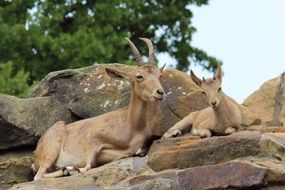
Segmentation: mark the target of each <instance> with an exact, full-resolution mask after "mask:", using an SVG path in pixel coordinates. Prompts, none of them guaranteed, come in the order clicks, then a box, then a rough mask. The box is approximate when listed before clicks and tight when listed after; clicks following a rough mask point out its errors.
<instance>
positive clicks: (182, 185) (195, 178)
mask: <svg viewBox="0 0 285 190" xmlns="http://www.w3.org/2000/svg"><path fill="white" fill-rule="evenodd" d="M284 168H285V166H284V163H283V162H280V161H278V160H274V159H268V158H257V157H246V158H241V159H237V160H234V161H230V162H227V163H221V164H216V165H209V166H200V167H194V168H188V169H183V170H177V169H174V170H166V171H161V172H158V173H150V174H146V175H139V176H136V177H131V178H128V179H126V180H125V181H122V182H120V183H119V184H117V185H116V186H113V187H111V188H109V190H123V189H128V190H136V189H141V190H147V189H167V190H172V189H173V190H174V189H175V190H187V189H192V190H200V189H203V190H210V189H247V188H252V189H259V188H260V187H263V186H267V185H268V183H269V184H271V186H273V185H272V184H274V183H276V182H281V181H283V180H284V179H285V178H284V177H285V176H284V174H285V170H284Z"/></svg>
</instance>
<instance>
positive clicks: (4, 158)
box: [0, 151, 33, 189]
mask: <svg viewBox="0 0 285 190" xmlns="http://www.w3.org/2000/svg"><path fill="white" fill-rule="evenodd" d="M32 162H33V158H32V152H31V151H18V152H13V153H4V154H2V155H0V189H2V188H3V189H4V188H5V189H6V188H8V187H11V186H12V185H13V184H16V183H22V182H27V181H29V180H30V179H31V174H32V170H31V165H32Z"/></svg>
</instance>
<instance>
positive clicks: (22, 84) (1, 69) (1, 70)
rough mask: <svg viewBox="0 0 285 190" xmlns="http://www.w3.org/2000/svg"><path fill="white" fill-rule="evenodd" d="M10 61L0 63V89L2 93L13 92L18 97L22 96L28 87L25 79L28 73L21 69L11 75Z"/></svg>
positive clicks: (11, 66) (11, 65)
mask: <svg viewBox="0 0 285 190" xmlns="http://www.w3.org/2000/svg"><path fill="white" fill-rule="evenodd" d="M12 68H13V64H12V62H7V63H1V64H0V89H1V92H2V93H5V94H14V95H16V96H19V97H24V96H25V95H26V93H27V91H28V89H29V86H28V84H27V80H28V78H29V73H25V72H24V71H23V70H21V71H18V72H16V74H15V75H12Z"/></svg>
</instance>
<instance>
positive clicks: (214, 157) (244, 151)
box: [148, 131, 260, 171]
mask: <svg viewBox="0 0 285 190" xmlns="http://www.w3.org/2000/svg"><path fill="white" fill-rule="evenodd" d="M259 139H260V133H259V132H253V131H241V132H238V133H234V134H232V135H229V136H220V137H212V138H205V139H193V137H191V136H190V137H180V138H173V139H162V140H159V141H156V142H154V143H153V145H152V146H151V148H150V151H149V153H148V156H149V159H148V163H149V165H150V167H151V168H152V169H153V170H155V171H161V170H165V169H171V168H179V169H183V168H189V167H196V166H203V165H211V164H218V163H222V162H226V161H229V160H233V159H235V158H240V157H245V156H249V155H258V154H259V153H260V148H259Z"/></svg>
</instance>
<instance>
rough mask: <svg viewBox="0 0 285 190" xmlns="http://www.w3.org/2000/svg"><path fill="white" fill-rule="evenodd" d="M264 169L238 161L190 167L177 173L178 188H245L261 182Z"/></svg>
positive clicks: (198, 189)
mask: <svg viewBox="0 0 285 190" xmlns="http://www.w3.org/2000/svg"><path fill="white" fill-rule="evenodd" d="M265 175H266V169H264V168H258V167H254V166H251V165H249V164H244V163H239V162H228V163H223V164H217V165H212V166H202V167H196V168H190V169H186V170H183V171H181V172H179V173H178V183H179V186H180V189H181V190H182V189H183V190H184V189H185V190H186V189H193V190H200V189H203V190H208V189H227V188H245V187H252V186H255V185H261V184H263V179H264V177H265Z"/></svg>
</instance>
